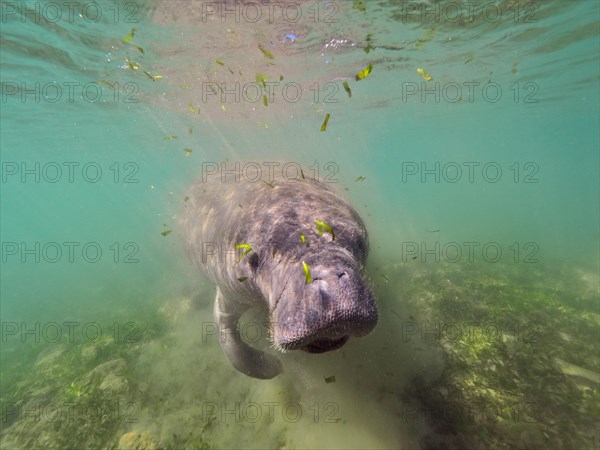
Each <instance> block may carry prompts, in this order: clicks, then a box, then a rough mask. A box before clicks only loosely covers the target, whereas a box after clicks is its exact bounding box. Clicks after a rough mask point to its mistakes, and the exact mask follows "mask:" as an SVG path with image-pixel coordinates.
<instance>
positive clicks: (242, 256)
mask: <svg viewBox="0 0 600 450" xmlns="http://www.w3.org/2000/svg"><path fill="white" fill-rule="evenodd" d="M239 248H244V249H245V250H244V252H243V253H242V254H241V256H240V259H238V264H239V263H240V262H241V261H242V259H243V258H244V256H246V255H247V254H248V253H250V252H251V251H252V246H251V245H249V244H237V245H236V246H235V249H236V250H237V249H239Z"/></svg>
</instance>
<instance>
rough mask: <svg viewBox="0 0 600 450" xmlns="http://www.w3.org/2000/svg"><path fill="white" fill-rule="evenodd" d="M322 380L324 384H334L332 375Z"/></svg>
mask: <svg viewBox="0 0 600 450" xmlns="http://www.w3.org/2000/svg"><path fill="white" fill-rule="evenodd" d="M323 379H324V380H325V383H328V384H329V383H335V375H332V376H330V377H323Z"/></svg>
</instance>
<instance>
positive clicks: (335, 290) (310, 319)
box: [272, 265, 377, 353]
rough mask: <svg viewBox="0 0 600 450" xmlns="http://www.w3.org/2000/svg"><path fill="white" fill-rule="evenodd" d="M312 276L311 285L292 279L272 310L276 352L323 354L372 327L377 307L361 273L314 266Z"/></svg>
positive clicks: (351, 269)
mask: <svg viewBox="0 0 600 450" xmlns="http://www.w3.org/2000/svg"><path fill="white" fill-rule="evenodd" d="M311 277H312V281H311V282H310V283H306V279H305V278H304V277H302V276H301V275H300V274H299V275H298V276H295V277H293V279H292V280H290V281H289V282H288V285H287V286H286V288H285V289H284V291H283V293H282V295H281V298H280V300H279V302H278V303H277V304H276V305H275V308H274V310H273V311H272V318H273V343H274V345H275V347H277V348H279V349H280V350H282V351H287V350H304V351H307V352H310V353H323V352H327V351H331V350H336V349H338V348H340V347H342V346H343V345H344V344H345V343H346V341H347V340H348V338H349V337H351V336H357V337H358V336H364V335H366V334H368V333H369V332H370V331H371V330H372V329H373V328H375V325H376V324H377V308H376V306H375V300H374V297H373V294H372V292H371V289H370V288H369V286H368V284H367V282H366V280H365V278H364V276H363V275H362V271H360V270H358V269H357V268H352V267H348V266H346V267H339V266H337V267H336V266H329V267H328V266H323V265H322V266H319V265H317V266H315V267H314V268H312V269H311Z"/></svg>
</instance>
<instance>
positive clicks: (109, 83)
mask: <svg viewBox="0 0 600 450" xmlns="http://www.w3.org/2000/svg"><path fill="white" fill-rule="evenodd" d="M98 83H100V84H105V85H106V86H108V87H109V88H111V89H112V90H113V91H114V90H115V85H114V84H113V83H111V82H109V81H106V80H98Z"/></svg>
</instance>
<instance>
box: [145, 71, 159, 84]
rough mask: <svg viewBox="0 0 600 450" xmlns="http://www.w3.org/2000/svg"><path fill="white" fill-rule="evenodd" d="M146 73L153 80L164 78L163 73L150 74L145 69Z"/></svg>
mask: <svg viewBox="0 0 600 450" xmlns="http://www.w3.org/2000/svg"><path fill="white" fill-rule="evenodd" d="M144 73H145V74H146V75H148V78H150V79H151V80H152V81H155V80H159V79H161V78H162V75H150V74H149V73H148V72H146V71H145V70H144Z"/></svg>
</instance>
